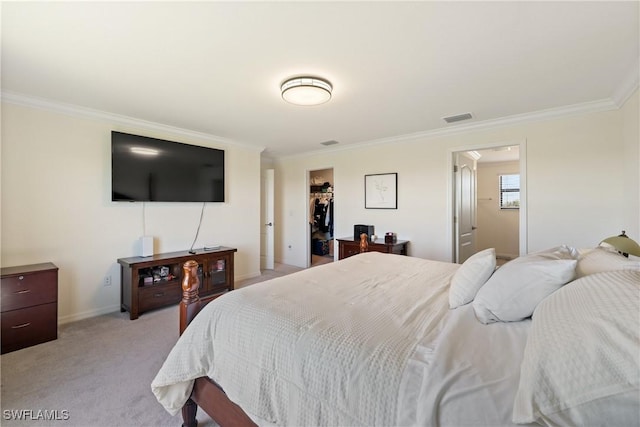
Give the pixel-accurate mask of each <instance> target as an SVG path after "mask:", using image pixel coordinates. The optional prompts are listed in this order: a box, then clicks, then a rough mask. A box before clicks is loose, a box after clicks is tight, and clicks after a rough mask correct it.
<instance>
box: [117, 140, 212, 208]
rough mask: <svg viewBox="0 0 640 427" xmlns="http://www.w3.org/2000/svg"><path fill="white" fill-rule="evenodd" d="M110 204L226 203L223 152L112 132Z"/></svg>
mask: <svg viewBox="0 0 640 427" xmlns="http://www.w3.org/2000/svg"><path fill="white" fill-rule="evenodd" d="M111 200H113V201H129V202H224V150H220V149H216V148H208V147H199V146H196V145H189V144H183V143H180V142H173V141H166V140H163V139H156V138H149V137H146V136H139V135H131V134H128V133H122V132H116V131H112V132H111Z"/></svg>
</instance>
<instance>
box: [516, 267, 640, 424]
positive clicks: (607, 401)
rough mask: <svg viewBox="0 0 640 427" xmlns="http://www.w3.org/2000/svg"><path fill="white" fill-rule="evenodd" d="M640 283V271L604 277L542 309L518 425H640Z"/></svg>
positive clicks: (530, 345)
mask: <svg viewBox="0 0 640 427" xmlns="http://www.w3.org/2000/svg"><path fill="white" fill-rule="evenodd" d="M639 284H640V271H609V272H604V273H596V274H592V275H589V276H586V277H583V278H581V279H578V280H576V281H574V282H572V283H570V284H568V285H567V286H564V287H563V288H562V289H560V290H559V291H557V292H555V293H554V294H553V295H551V296H549V298H547V299H545V300H544V301H542V302H541V303H540V305H538V307H537V308H536V310H535V312H534V314H533V320H532V322H531V330H530V331H529V336H528V338H527V345H526V347H525V351H524V357H523V360H522V364H521V372H520V382H519V386H518V391H517V393H516V398H515V402H514V407H513V422H516V423H530V422H537V423H539V424H543V425H575V426H631V425H636V426H637V425H638V414H640V399H638V395H639V393H640V360H639V359H638V342H639V341H640V319H639V318H638V306H639V305H640V292H638V287H639Z"/></svg>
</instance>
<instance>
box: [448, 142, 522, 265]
mask: <svg viewBox="0 0 640 427" xmlns="http://www.w3.org/2000/svg"><path fill="white" fill-rule="evenodd" d="M514 145H517V146H518V147H519V156H520V161H519V164H520V166H519V168H520V209H519V214H520V216H519V222H520V224H519V233H518V234H519V246H520V248H519V250H520V255H525V254H527V253H528V247H529V246H528V238H527V230H528V227H527V216H528V203H527V140H526V139H522V140H517V141H502V142H490V143H484V144H472V145H466V146H458V147H450V148H449V149H448V150H447V189H448V191H447V233H448V235H449V236H450V239H448V242H449V253H450V254H451V262H456V261H455V260H456V242H457V240H456V226H455V219H454V216H455V213H456V197H455V174H454V172H453V166H454V164H455V154H456V153H458V152H460V151H481V150H486V149H491V148H500V147H507V146H514ZM476 197H477V195H476Z"/></svg>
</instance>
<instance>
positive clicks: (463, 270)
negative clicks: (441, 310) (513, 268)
mask: <svg viewBox="0 0 640 427" xmlns="http://www.w3.org/2000/svg"><path fill="white" fill-rule="evenodd" d="M495 269H496V250H495V248H489V249H485V250H483V251H480V252H478V253H476V254H474V255H472V256H470V257H469V258H467V260H466V261H465V262H463V263H462V265H461V266H460V268H459V269H458V270H457V271H456V273H455V274H454V275H453V278H452V279H451V286H450V287H449V307H450V308H456V307H460V306H461V305H465V304H468V303H470V302H471V301H473V298H474V297H475V296H476V293H477V292H478V289H480V288H481V287H482V285H484V283H485V282H486V281H487V279H489V277H491V275H492V274H493V272H494V271H495Z"/></svg>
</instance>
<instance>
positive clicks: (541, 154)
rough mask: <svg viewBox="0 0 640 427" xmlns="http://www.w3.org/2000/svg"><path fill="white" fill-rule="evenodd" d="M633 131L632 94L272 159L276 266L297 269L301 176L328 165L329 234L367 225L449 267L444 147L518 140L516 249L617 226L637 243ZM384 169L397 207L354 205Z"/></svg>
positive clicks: (571, 241) (447, 150)
mask: <svg viewBox="0 0 640 427" xmlns="http://www.w3.org/2000/svg"><path fill="white" fill-rule="evenodd" d="M637 128H638V92H637V91H636V93H635V94H634V95H632V97H631V98H630V99H629V100H628V101H627V103H626V104H625V105H624V106H623V108H622V109H621V110H615V111H606V112H599V113H589V114H582V115H576V116H571V117H566V118H559V119H555V120H547V121H540V122H534V123H526V124H520V125H512V126H505V127H501V128H497V129H491V130H483V131H474V132H469V133H465V134H459V135H451V136H446V137H432V138H427V137H423V138H414V139H411V140H405V141H397V142H395V143H385V144H377V145H369V146H365V147H361V148H358V149H352V150H345V151H327V153H325V154H313V155H308V156H296V157H290V158H283V159H280V160H278V161H276V162H275V165H276V171H275V174H276V199H277V200H278V206H277V212H276V223H277V224H278V228H277V229H276V230H275V232H276V260H277V261H281V262H285V263H288V264H293V265H298V266H304V265H305V260H306V251H305V248H306V246H307V241H306V234H305V232H304V230H306V228H305V221H306V210H305V206H306V200H307V191H306V189H305V181H306V180H305V177H306V176H307V173H308V171H309V170H314V169H322V168H326V167H333V168H334V181H335V182H334V184H335V194H334V201H335V202H334V205H335V211H336V217H335V220H336V227H335V235H336V237H341V236H350V235H351V234H352V230H353V224H373V225H374V226H375V228H376V232H377V233H378V234H382V233H383V232H385V231H395V232H396V233H398V236H399V238H401V239H408V240H411V244H410V249H409V252H410V254H411V255H414V256H418V257H424V258H432V259H437V260H443V261H450V260H451V259H452V237H451V226H450V223H451V218H450V212H451V206H449V204H450V200H451V197H450V195H449V191H450V184H451V171H449V170H448V165H449V164H450V159H449V157H450V154H451V151H452V150H455V149H456V148H459V147H460V148H465V149H466V148H469V147H473V146H485V145H487V144H497V143H500V144H504V145H510V144H513V143H517V142H519V141H522V140H526V149H527V152H526V159H527V164H526V174H527V176H526V178H527V194H528V196H527V206H528V209H527V212H526V219H527V222H526V224H527V228H526V230H525V231H526V237H527V241H528V246H527V248H526V252H531V251H536V250H542V249H546V248H548V247H551V246H555V245H558V244H567V245H572V246H576V247H593V246H595V245H597V244H598V243H599V242H600V240H601V239H602V238H603V237H606V236H610V235H612V234H615V233H617V232H619V230H621V229H625V230H627V232H628V234H629V235H630V236H632V237H633V236H635V237H636V238H640V232H639V231H640V224H639V221H638V216H639V215H640V211H639V208H638V195H639V194H640V190H639V188H638V187H639V186H640V184H639V179H638V167H639V165H640V157H639V156H638V146H639V145H640V142H639V140H638V131H637ZM630 154H631V155H630ZM354 159H357V161H356V160H354ZM386 172H397V173H398V209H397V210H372V209H364V199H363V197H364V194H363V186H364V175H365V174H372V173H386ZM289 246H290V247H289Z"/></svg>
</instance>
